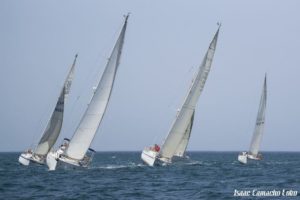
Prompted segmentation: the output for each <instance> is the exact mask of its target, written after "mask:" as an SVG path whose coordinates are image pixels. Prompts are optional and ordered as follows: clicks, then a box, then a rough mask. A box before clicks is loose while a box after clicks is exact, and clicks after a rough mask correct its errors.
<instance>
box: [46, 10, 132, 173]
mask: <svg viewBox="0 0 300 200" xmlns="http://www.w3.org/2000/svg"><path fill="white" fill-rule="evenodd" d="M128 17H129V15H127V16H125V22H124V25H123V27H122V30H121V32H120V35H119V37H118V39H117V42H116V44H115V46H114V48H113V50H112V53H111V55H110V58H109V59H108V62H107V64H106V67H105V70H104V72H103V74H102V77H101V80H100V82H99V83H98V86H97V87H96V88H95V91H94V94H93V97H92V99H91V101H90V103H89V105H88V107H87V109H86V111H85V113H84V115H83V117H82V118H81V121H80V123H79V125H78V127H77V129H76V131H75V133H74V135H73V137H72V139H71V140H69V141H65V142H64V144H63V145H61V147H60V148H59V149H58V150H57V151H51V152H49V153H48V155H47V165H48V167H49V170H55V169H56V166H57V163H58V162H60V163H63V164H70V165H73V166H78V167H87V166H88V165H89V164H90V162H91V161H92V159H93V154H94V150H92V149H90V148H89V147H90V145H91V143H92V141H93V139H94V137H95V134H96V132H97V129H98V127H99V125H100V123H101V121H102V118H103V116H104V113H105V110H106V108H107V105H108V102H109V98H110V95H111V92H112V89H113V85H114V81H115V77H116V73H117V70H118V66H119V63H120V58H121V53H122V48H123V44H124V39H125V32H126V27H127V20H128Z"/></svg>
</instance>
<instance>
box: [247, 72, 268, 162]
mask: <svg viewBox="0 0 300 200" xmlns="http://www.w3.org/2000/svg"><path fill="white" fill-rule="evenodd" d="M266 105H267V76H265V80H264V86H263V90H262V95H261V98H260V103H259V109H258V113H257V118H256V124H255V129H254V133H253V137H252V141H251V145H250V150H249V154H251V155H253V156H254V157H257V155H258V151H259V147H260V143H261V140H262V135H263V130H264V126H265V113H266Z"/></svg>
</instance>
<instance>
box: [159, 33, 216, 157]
mask: <svg viewBox="0 0 300 200" xmlns="http://www.w3.org/2000/svg"><path fill="white" fill-rule="evenodd" d="M219 29H220V27H219V28H218V30H217V32H216V34H215V36H214V38H213V40H212V42H211V43H210V45H209V48H208V50H207V52H206V55H205V57H204V59H203V61H202V64H201V65H200V68H199V71H198V73H197V74H196V77H195V79H194V81H193V82H192V85H191V87H190V90H189V92H188V95H187V96H186V99H185V101H184V103H183V105H182V107H181V109H180V111H179V114H178V115H177V117H176V119H175V121H174V123H173V125H172V127H171V130H170V132H169V134H168V136H167V138H166V140H165V142H164V144H163V145H162V148H161V152H160V157H161V158H163V159H166V160H171V158H172V157H173V156H174V155H175V153H176V151H177V149H178V147H179V145H181V144H180V143H181V141H182V140H183V137H184V135H185V134H186V131H187V130H188V127H189V126H191V125H192V124H191V122H192V116H193V114H194V111H195V106H196V103H197V101H198V99H199V96H200V94H201V92H202V90H203V87H204V85H205V82H206V79H207V76H208V73H209V71H210V68H211V64H212V60H213V57H214V54H215V49H216V45H217V40H218V34H219ZM188 135H189V134H188ZM188 138H189V136H188ZM184 143H186V144H184V145H183V146H185V148H186V146H187V143H188V139H187V140H186V141H185V142H184ZM180 150H182V149H181V148H180V147H179V150H178V151H177V153H179V152H180ZM180 154H183V153H182V152H181V153H180Z"/></svg>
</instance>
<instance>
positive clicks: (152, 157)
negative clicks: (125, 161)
mask: <svg viewBox="0 0 300 200" xmlns="http://www.w3.org/2000/svg"><path fill="white" fill-rule="evenodd" d="M157 155H158V152H156V151H152V150H150V149H144V150H143V152H142V155H141V158H142V160H143V161H144V162H145V163H146V164H147V165H149V166H151V167H152V166H154V165H155V161H156V159H157Z"/></svg>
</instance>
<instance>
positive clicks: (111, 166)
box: [89, 163, 146, 170]
mask: <svg viewBox="0 0 300 200" xmlns="http://www.w3.org/2000/svg"><path fill="white" fill-rule="evenodd" d="M138 167H146V165H144V164H142V163H128V164H108V165H100V166H92V167H90V168H89V169H92V170H93V169H106V170H113V169H124V168H130V169H132V168H138Z"/></svg>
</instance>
